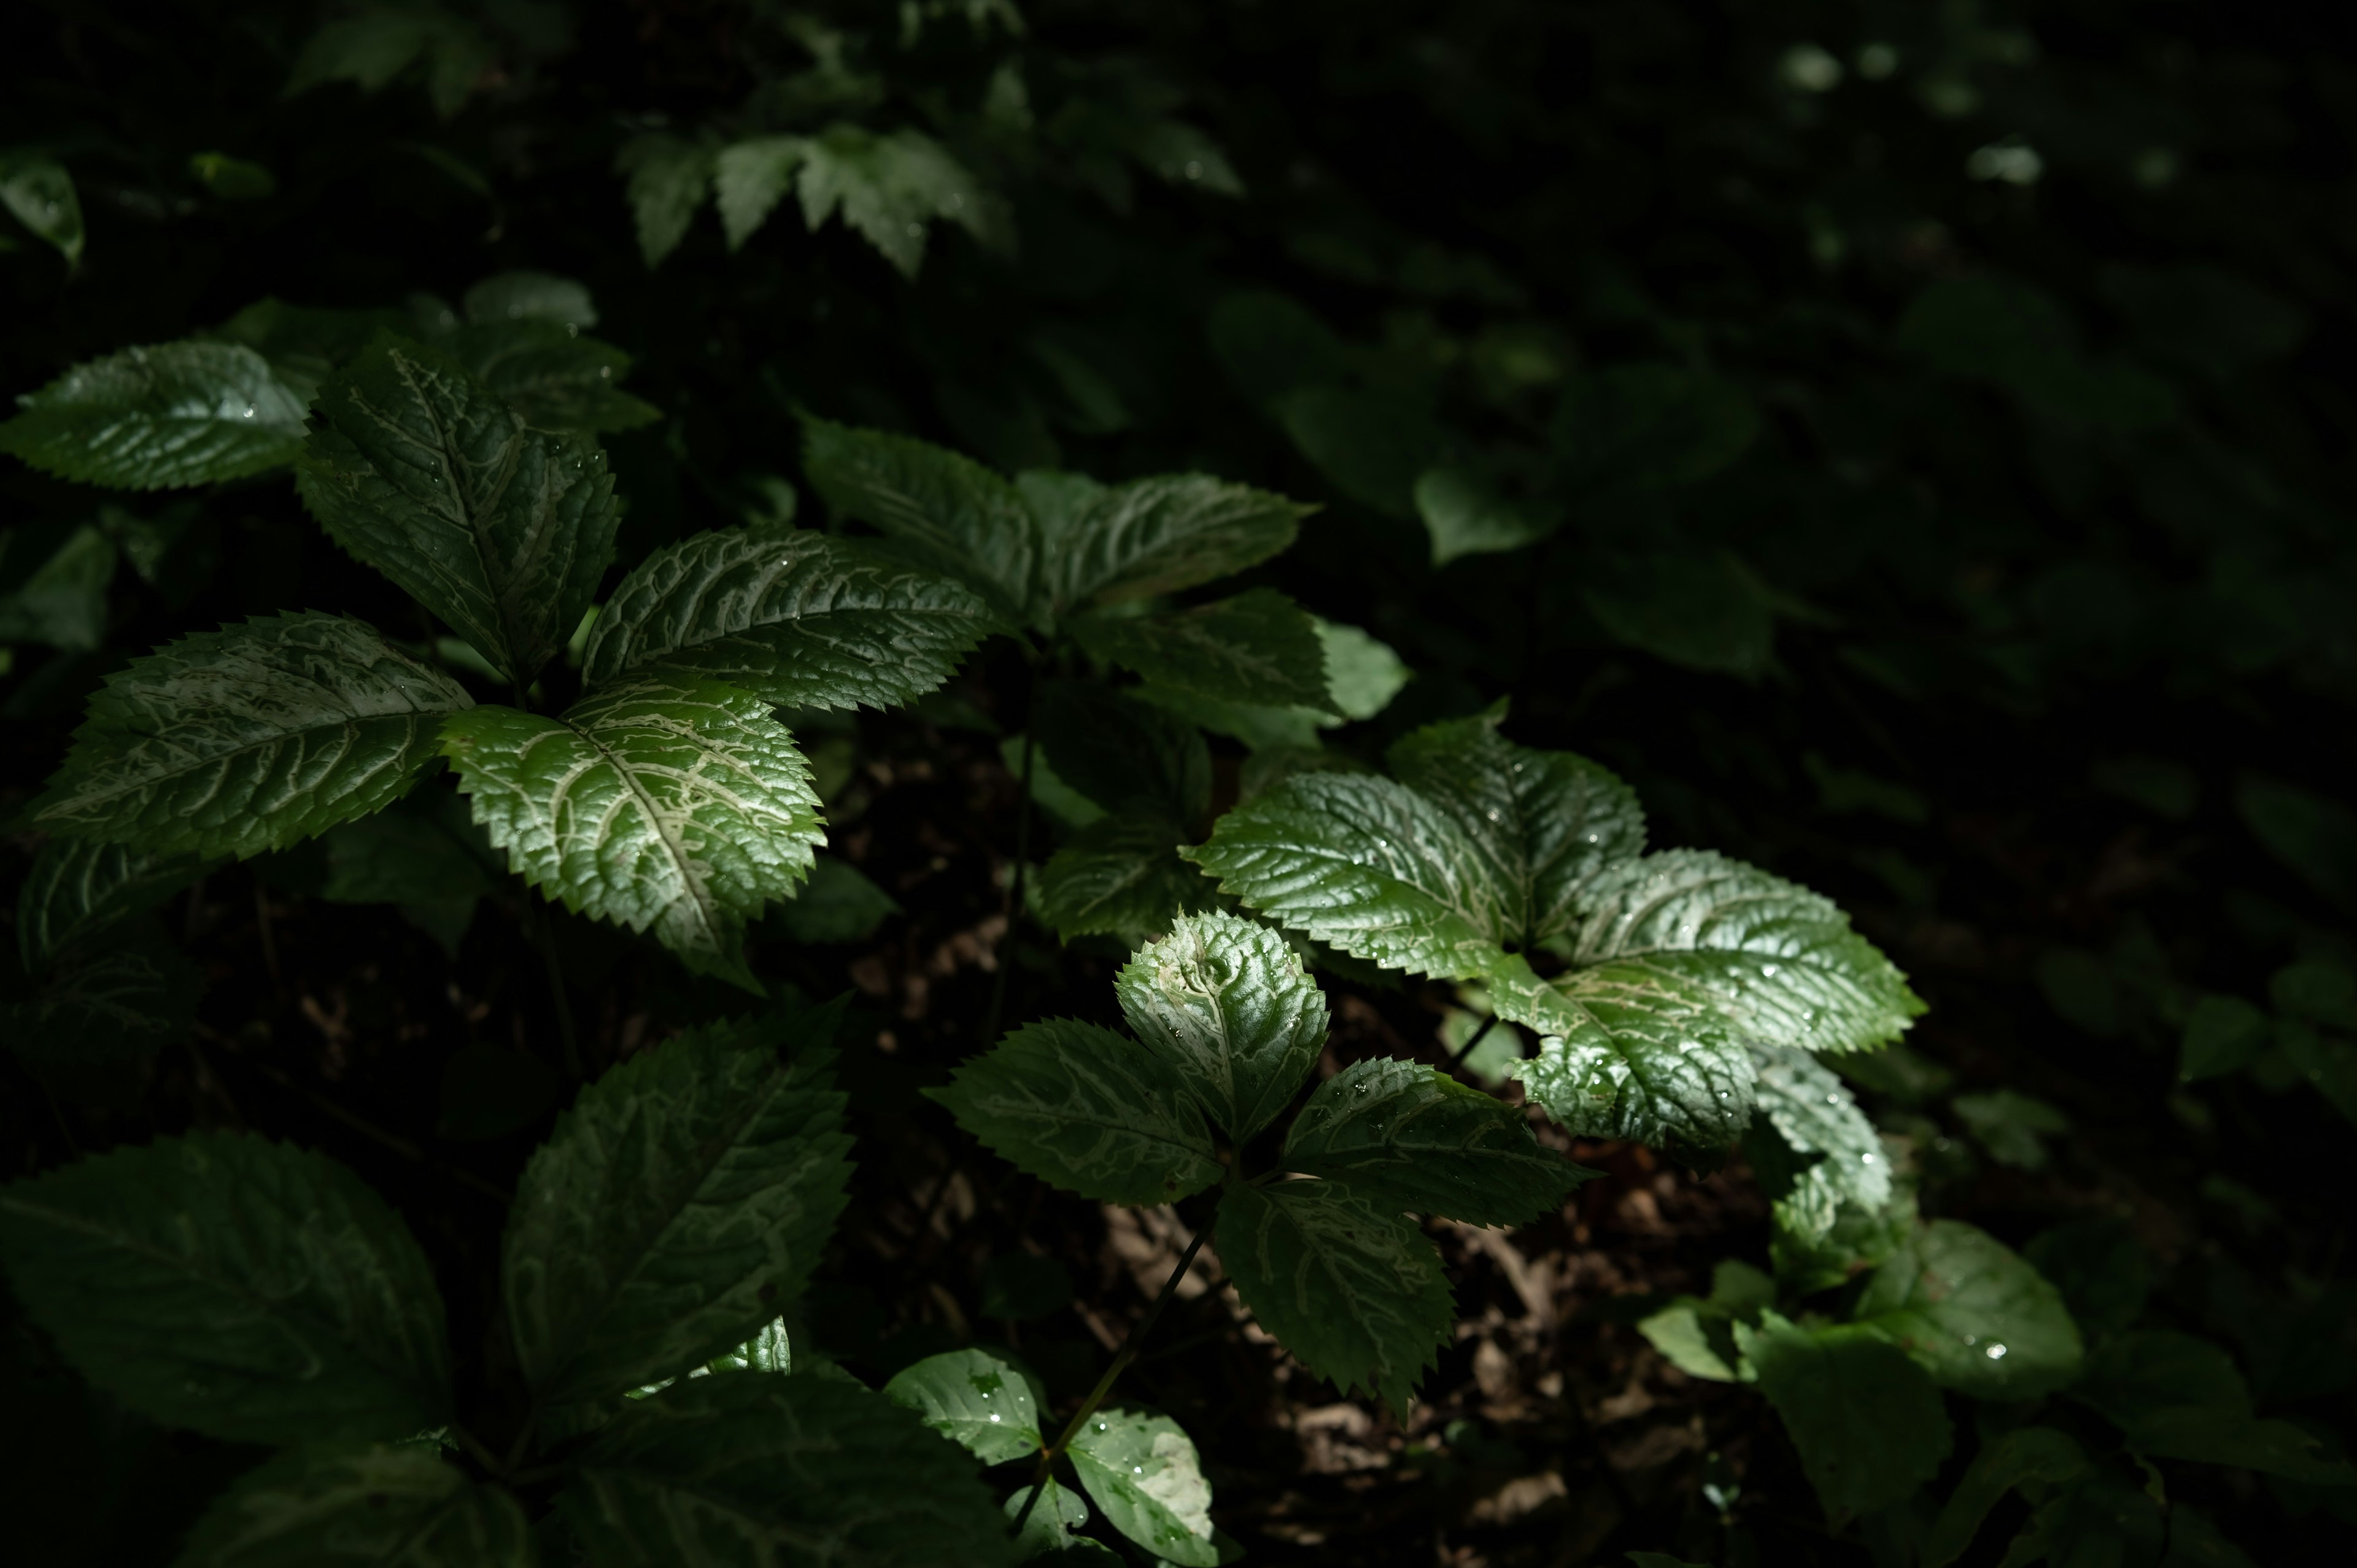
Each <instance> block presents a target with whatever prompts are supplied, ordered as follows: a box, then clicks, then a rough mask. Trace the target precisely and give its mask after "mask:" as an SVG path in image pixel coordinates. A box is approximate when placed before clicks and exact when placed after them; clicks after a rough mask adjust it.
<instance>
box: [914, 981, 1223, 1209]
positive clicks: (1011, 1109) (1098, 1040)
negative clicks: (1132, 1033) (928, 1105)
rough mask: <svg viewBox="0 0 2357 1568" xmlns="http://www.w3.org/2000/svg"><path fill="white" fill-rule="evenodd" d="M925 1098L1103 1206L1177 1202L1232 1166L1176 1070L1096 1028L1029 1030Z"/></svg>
mask: <svg viewBox="0 0 2357 1568" xmlns="http://www.w3.org/2000/svg"><path fill="white" fill-rule="evenodd" d="M925 1093H926V1095H927V1096H928V1097H930V1098H931V1099H934V1100H938V1101H941V1102H942V1104H943V1105H946V1106H948V1107H949V1108H950V1111H951V1112H952V1114H953V1115H955V1116H956V1117H957V1120H958V1124H959V1125H960V1126H962V1127H963V1128H964V1129H965V1130H966V1131H967V1132H969V1133H973V1134H974V1136H975V1137H977V1138H979V1139H981V1140H982V1141H983V1142H984V1143H985V1144H988V1145H989V1146H990V1147H991V1148H992V1149H993V1150H995V1151H996V1152H997V1154H998V1155H1000V1156H1001V1157H1002V1158H1004V1159H1006V1161H1008V1162H1009V1163H1010V1164H1012V1165H1016V1166H1017V1168H1019V1169H1022V1170H1025V1171H1028V1172H1029V1173H1030V1174H1031V1175H1033V1176H1038V1177H1039V1178H1040V1179H1041V1180H1042V1181H1047V1182H1052V1183H1054V1184H1055V1185H1056V1186H1058V1187H1065V1188H1067V1189H1069V1190H1071V1191H1073V1192H1077V1193H1079V1194H1080V1195H1081V1196H1082V1197H1092V1198H1095V1199H1096V1200H1097V1201H1099V1202H1101V1203H1171V1202H1175V1201H1177V1200H1178V1199H1179V1198H1181V1197H1186V1196H1187V1195H1188V1194H1189V1193H1190V1192H1200V1191H1201V1190H1202V1189H1203V1188H1204V1187H1209V1186H1210V1185H1211V1183H1213V1182H1215V1181H1217V1180H1219V1179H1220V1176H1221V1174H1222V1169H1223V1167H1222V1165H1220V1163H1219V1161H1218V1159H1217V1158H1215V1157H1214V1155H1213V1152H1212V1146H1211V1133H1210V1131H1209V1129H1207V1128H1206V1127H1205V1126H1204V1125H1203V1113H1202V1112H1200V1111H1199V1110H1197V1109H1196V1106H1195V1102H1194V1100H1193V1098H1192V1097H1191V1096H1190V1095H1189V1092H1188V1089H1187V1081H1186V1079H1185V1078H1184V1077H1183V1076H1182V1075H1181V1074H1180V1073H1179V1069H1176V1068H1174V1067H1172V1066H1170V1065H1169V1064H1168V1063H1167V1062H1165V1061H1164V1060H1163V1059H1162V1058H1159V1057H1157V1056H1156V1055H1155V1054H1154V1053H1153V1052H1151V1051H1149V1050H1147V1049H1146V1047H1143V1046H1141V1045H1138V1044H1137V1043H1135V1041H1132V1040H1128V1039H1125V1038H1123V1037H1122V1036H1119V1035H1116V1034H1114V1032H1113V1031H1112V1030H1110V1029H1103V1028H1099V1027H1098V1026H1095V1025H1093V1024H1082V1023H1079V1022H1076V1021H1074V1020H1072V1019H1069V1018H1049V1019H1046V1020H1043V1021H1042V1022H1039V1023H1036V1024H1027V1025H1025V1026H1023V1027H1022V1028H1020V1029H1017V1030H1016V1031H1015V1032H1014V1033H1013V1034H1011V1035H1009V1036H1006V1038H1005V1039H1004V1040H1001V1041H1000V1042H999V1043H998V1044H997V1045H996V1047H992V1048H991V1049H990V1050H988V1051H985V1052H984V1053H983V1054H982V1055H981V1056H978V1057H975V1058H973V1059H972V1060H970V1061H968V1062H967V1063H966V1064H965V1065H964V1066H963V1067H961V1068H959V1069H957V1071H956V1072H955V1073H953V1074H952V1075H951V1078H950V1081H949V1082H948V1084H946V1085H945V1086H943V1087H942V1088H940V1089H929V1090H925Z"/></svg>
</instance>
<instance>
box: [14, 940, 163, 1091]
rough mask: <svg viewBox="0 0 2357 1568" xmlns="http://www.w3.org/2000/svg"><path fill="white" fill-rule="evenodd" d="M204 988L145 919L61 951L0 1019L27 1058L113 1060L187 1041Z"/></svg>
mask: <svg viewBox="0 0 2357 1568" xmlns="http://www.w3.org/2000/svg"><path fill="white" fill-rule="evenodd" d="M204 988H205V972H204V971H203V970H202V969H200V968H199V967H198V966H197V965H196V964H195V963H193V962H191V961H189V960H188V958H187V957H186V956H185V955H183V954H182V953H181V952H180V950H178V948H175V947H174V946H173V945H172V944H171V943H170V942H169V941H167V940H165V937H164V934H163V932H161V931H159V930H157V929H156V927H155V922H154V921H152V920H151V921H145V922H143V923H142V924H140V925H135V926H132V927H130V928H129V929H116V930H110V931H108V932H106V933H105V934H104V935H103V936H102V938H101V939H99V940H94V941H90V942H86V943H84V944H83V945H81V946H80V947H77V948H75V949H73V950H70V951H69V952H67V953H66V954H65V955H64V956H63V957H62V958H60V959H59V960H58V961H57V962H56V965H55V967H54V968H52V969H51V970H50V971H49V972H48V973H47V974H45V975H43V976H42V977H41V982H40V983H39V984H38V986H36V987H35V988H34V989H33V991H32V993H31V994H29V995H28V996H27V997H25V998H24V999H22V1000H21V1001H16V1002H11V1003H9V1004H6V1006H5V1009H0V1015H5V1019H6V1021H7V1026H8V1038H9V1043H10V1044H11V1045H13V1046H14V1047H16V1050H17V1052H18V1053H19V1054H20V1055H22V1056H24V1057H26V1058H28V1059H31V1060H36V1061H51V1062H68V1063H96V1062H103V1061H110V1060H117V1061H119V1060H121V1059H123V1058H128V1057H136V1056H137V1055H139V1054H140V1053H141V1052H143V1051H151V1050H155V1049H156V1048H158V1047H163V1046H168V1045H171V1044H173V1043H175V1042H176V1041H178V1040H179V1039H181V1038H183V1037H184V1036H187V1034H188V1026H189V1025H190V1024H192V1023H194V1022H195V1021H196V1016H197V1001H198V999H199V996H201V995H202V994H203V992H204Z"/></svg>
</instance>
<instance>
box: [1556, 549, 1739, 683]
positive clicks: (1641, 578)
mask: <svg viewBox="0 0 2357 1568" xmlns="http://www.w3.org/2000/svg"><path fill="white" fill-rule="evenodd" d="M1579 602H1580V603H1581V604H1583V605H1585V606H1587V612H1588V613H1589V614H1590V615H1592V616H1594V617H1595V618H1597V620H1598V623H1599V624H1601V625H1602V626H1603V628H1604V629H1605V630H1606V631H1608V632H1609V633H1610V634H1611V635H1612V636H1613V637H1614V638H1616V639H1619V640H1620V641H1621V642H1624V643H1626V644H1628V645H1629V646H1630V647H1631V648H1635V649H1640V650H1643V651H1644V652H1647V653H1650V654H1652V655H1653V656H1654V657H1655V658H1657V659H1663V660H1668V661H1669V662H1670V663H1672V664H1678V665H1683V666H1684V667H1685V668H1687V669H1689V670H1703V671H1713V672H1716V673H1720V674H1727V675H1737V676H1741V677H1742V678H1744V679H1745V680H1750V679H1752V678H1754V677H1756V676H1758V675H1759V674H1760V672H1761V671H1764V670H1766V669H1767V667H1768V661H1769V658H1770V654H1771V653H1772V652H1773V650H1774V646H1775V636H1776V627H1775V621H1774V619H1773V618H1771V617H1770V614H1769V607H1768V601H1767V599H1766V598H1765V596H1763V595H1762V594H1761V592H1760V586H1759V585H1758V583H1757V581H1756V580H1755V579H1754V578H1753V577H1752V576H1751V575H1750V574H1749V572H1747V571H1745V570H1744V569H1743V567H1742V566H1741V565H1740V564H1738V562H1737V561H1736V560H1735V558H1734V557H1733V556H1730V555H1727V554H1723V553H1719V554H1713V553H1699V552H1695V551H1676V552H1672V553H1652V554H1632V553H1604V554H1601V555H1598V556H1597V557H1596V558H1595V559H1594V560H1593V561H1592V562H1591V563H1590V564H1589V566H1588V569H1587V571H1586V572H1585V573H1584V574H1583V575H1582V579H1581V586H1580V589H1579Z"/></svg>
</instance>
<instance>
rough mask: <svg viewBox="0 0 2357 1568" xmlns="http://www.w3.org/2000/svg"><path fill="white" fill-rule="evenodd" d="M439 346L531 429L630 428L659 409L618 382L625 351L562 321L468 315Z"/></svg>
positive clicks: (626, 363) (626, 362)
mask: <svg viewBox="0 0 2357 1568" xmlns="http://www.w3.org/2000/svg"><path fill="white" fill-rule="evenodd" d="M437 347H439V348H441V349H445V350H446V351H447V352H448V353H449V354H450V355H451V356H452V357H453V358H455V359H456V360H457V361H458V362H459V363H460V364H462V365H464V366H466V367H467V369H468V371H469V372H470V373H472V374H473V375H474V376H475V377H476V378H477V379H478V380H479V381H481V382H482V383H483V384H484V385H485V386H487V387H489V388H490V389H491V391H493V392H497V393H498V394H499V395H500V398H501V399H503V400H504V401H505V402H506V403H507V405H508V406H509V407H510V408H512V409H514V410H515V412H516V413H517V414H518V415H519V416H520V417H521V418H522V420H523V422H524V423H525V424H528V425H531V426H532V427H533V429H535V430H556V431H567V430H570V431H598V430H635V429H637V428H638V427H639V426H640V425H642V424H653V423H654V422H655V421H656V420H658V419H661V418H662V410H661V409H659V408H657V407H655V406H654V405H653V404H652V403H644V402H641V401H640V399H638V398H635V397H632V396H631V395H630V393H628V392H624V391H623V390H622V378H623V377H624V376H626V375H628V374H629V373H630V356H629V355H628V354H625V353H624V352H622V350H620V349H617V348H615V347H614V346H613V345H612V344H610V343H601V342H599V341H598V340H597V338H584V337H582V336H581V335H580V330H579V328H575V327H572V326H570V325H568V324H566V323H565V322H561V321H549V320H544V319H538V318H521V319H518V320H514V321H490V322H478V323H472V324H469V325H468V326H465V327H461V328H458V329H457V331H455V332H453V333H451V334H450V335H449V336H448V337H447V338H443V339H441V341H440V342H439V344H437Z"/></svg>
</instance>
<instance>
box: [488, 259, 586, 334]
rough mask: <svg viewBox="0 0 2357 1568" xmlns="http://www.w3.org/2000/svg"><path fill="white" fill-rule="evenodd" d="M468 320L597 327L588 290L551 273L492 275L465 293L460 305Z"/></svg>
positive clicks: (573, 281) (566, 278)
mask: <svg viewBox="0 0 2357 1568" xmlns="http://www.w3.org/2000/svg"><path fill="white" fill-rule="evenodd" d="M461 306H462V308H464V309H465V311H466V313H467V319H468V321H472V322H477V323H487V322H493V321H553V322H554V323H555V324H556V325H558V326H559V327H578V328H582V329H583V330H585V331H586V330H587V329H588V328H592V327H595V326H597V306H595V305H594V304H592V303H591V302H590V299H589V290H588V289H587V286H585V285H582V284H580V283H577V282H576V281H575V280H573V279H572V278H568V277H559V276H557V275H556V274H554V273H535V272H521V271H519V272H505V273H493V274H491V275H490V276H489V277H487V278H484V279H482V280H481V281H479V282H478V283H477V284H476V285H474V286H473V287H471V288H469V289H468V291H467V296H466V298H465V299H464V300H463V301H462V302H461Z"/></svg>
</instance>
